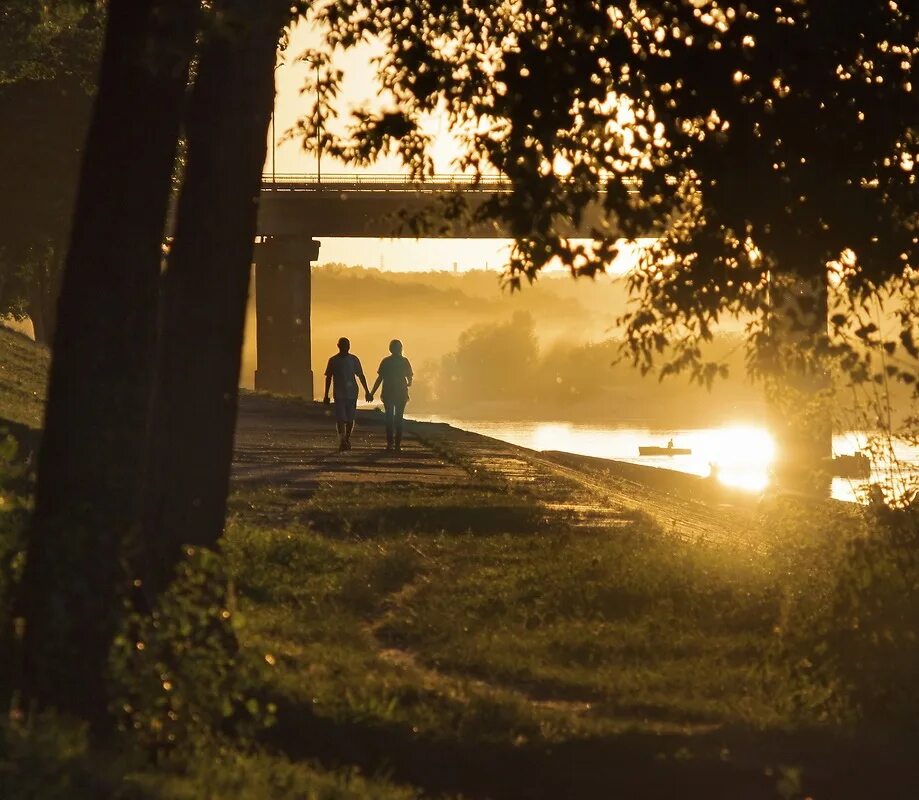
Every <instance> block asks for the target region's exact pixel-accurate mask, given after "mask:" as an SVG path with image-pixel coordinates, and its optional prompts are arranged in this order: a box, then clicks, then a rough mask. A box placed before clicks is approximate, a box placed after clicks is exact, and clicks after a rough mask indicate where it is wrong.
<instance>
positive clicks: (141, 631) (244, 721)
mask: <svg viewBox="0 0 919 800" xmlns="http://www.w3.org/2000/svg"><path fill="white" fill-rule="evenodd" d="M231 601H232V597H231V592H230V591H229V587H228V582H227V578H226V573H225V569H224V563H223V559H222V557H221V556H220V555H218V554H216V553H213V552H211V551H209V550H201V549H196V548H192V547H189V548H187V549H186V558H184V559H183V560H182V561H181V562H180V563H179V565H178V566H177V568H176V578H175V581H174V582H173V584H172V585H171V586H170V588H169V590H168V591H167V592H166V593H165V594H164V595H163V596H162V598H161V599H160V602H159V606H158V608H157V610H156V611H154V612H153V613H152V614H149V615H147V614H136V613H134V614H129V615H128V617H127V622H126V625H125V628H124V630H123V631H122V632H121V634H120V635H119V636H118V637H116V639H115V643H114V645H113V647H112V653H111V670H112V677H113V684H114V686H115V687H116V688H115V697H116V700H115V702H114V703H113V712H114V714H115V716H116V718H117V719H118V720H119V723H120V725H121V727H122V728H123V729H125V730H129V731H133V732H134V734H135V735H136V736H137V738H138V740H139V742H140V744H141V745H142V746H144V747H146V748H148V749H150V750H152V751H153V752H155V753H160V752H163V751H165V752H168V751H171V750H173V749H175V748H176V747H178V746H182V747H189V746H191V747H192V748H194V747H196V746H198V745H202V744H207V743H209V742H210V741H211V740H212V739H213V738H214V737H215V736H218V735H219V734H221V733H228V732H230V729H232V730H233V731H234V732H237V733H242V734H246V735H251V734H252V733H254V731H255V730H256V729H258V728H261V727H263V726H265V725H269V724H271V723H272V722H273V716H274V712H275V708H274V706H273V705H271V704H263V703H261V702H260V701H259V699H258V698H257V697H255V694H254V692H255V689H256V688H257V687H258V686H259V685H261V684H262V681H261V679H260V677H259V674H258V673H259V670H261V669H263V668H266V666H267V664H271V663H273V657H272V656H270V655H266V656H265V660H264V661H263V662H258V661H256V660H255V657H254V656H250V655H247V654H246V653H244V652H242V651H240V649H239V646H238V643H237V638H236V631H235V630H234V615H233V612H232V611H231V608H230V607H231V605H232V602H231ZM266 662H267V664H266Z"/></svg>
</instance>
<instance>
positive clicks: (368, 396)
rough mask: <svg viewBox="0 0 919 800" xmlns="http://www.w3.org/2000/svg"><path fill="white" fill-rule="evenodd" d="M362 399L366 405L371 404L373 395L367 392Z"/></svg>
mask: <svg viewBox="0 0 919 800" xmlns="http://www.w3.org/2000/svg"><path fill="white" fill-rule="evenodd" d="M364 398H365V399H366V400H367V402H368V403H372V402H373V393H372V392H367V393H366V394H365V395H364Z"/></svg>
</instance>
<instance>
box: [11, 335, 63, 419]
mask: <svg viewBox="0 0 919 800" xmlns="http://www.w3.org/2000/svg"><path fill="white" fill-rule="evenodd" d="M50 360H51V357H50V354H49V352H48V349H47V348H46V347H43V346H42V345H39V344H36V343H35V342H33V341H32V340H31V339H29V338H28V337H27V336H25V335H23V334H21V333H17V332H16V331H12V330H9V329H7V328H4V327H0V428H3V427H19V426H25V427H27V428H32V429H35V430H37V429H38V428H40V427H41V424H42V413H43V409H44V404H45V391H46V384H47V380H48V365H49V363H50ZM4 423H13V425H11V426H5V425H4Z"/></svg>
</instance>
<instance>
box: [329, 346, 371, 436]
mask: <svg viewBox="0 0 919 800" xmlns="http://www.w3.org/2000/svg"><path fill="white" fill-rule="evenodd" d="M358 381H360V382H361V385H362V386H363V387H364V392H365V395H366V397H367V400H368V401H369V400H370V399H371V397H370V389H368V388H367V379H366V378H365V377H364V370H363V368H362V367H361V361H360V359H359V358H358V357H357V356H356V355H354V353H352V352H351V342H350V341H349V340H348V339H347V338H345V337H344V336H342V337H341V339H339V340H338V353H336V354H335V355H334V356H332V357H331V358H330V359H329V363H328V365H327V366H326V368H325V393H324V395H323V398H322V402H323V403H326V404H328V403H329V402H330V401H329V388H330V387H331V388H332V396H333V397H334V398H335V427H336V428H337V430H338V449H339V451H343V450H350V449H351V433H352V432H353V431H354V418H355V416H356V415H357V395H358V390H357V382H358Z"/></svg>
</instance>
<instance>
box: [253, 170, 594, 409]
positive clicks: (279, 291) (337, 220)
mask: <svg viewBox="0 0 919 800" xmlns="http://www.w3.org/2000/svg"><path fill="white" fill-rule="evenodd" d="M508 191H510V185H509V183H508V182H507V181H506V180H505V179H502V178H500V177H497V176H496V177H484V178H481V179H480V180H479V181H474V180H473V179H472V177H471V176H464V175H445V176H435V177H434V178H432V179H429V180H425V181H423V182H418V181H412V180H411V179H410V178H409V177H407V176H403V175H323V176H322V181H321V182H319V181H318V180H317V177H316V176H314V175H281V174H277V175H274V176H272V175H268V176H265V178H263V180H262V192H261V197H260V200H259V221H258V235H259V242H258V243H257V244H256V250H255V297H256V315H257V323H256V330H257V338H258V342H257V350H258V363H257V368H256V371H255V386H256V388H257V389H264V390H266V391H271V392H279V393H287V394H298V395H301V396H303V397H308V398H312V397H313V373H312V365H311V363H310V265H311V263H312V262H314V261H316V259H317V258H318V257H319V245H320V242H319V239H321V238H322V237H323V236H330V237H372V238H416V236H417V234H416V233H415V232H413V231H411V230H409V229H408V228H407V226H406V223H405V217H406V216H409V215H412V214H416V213H418V212H423V211H426V210H427V211H430V212H432V213H434V214H437V213H438V212H441V213H442V209H443V206H442V205H439V203H443V202H449V200H450V199H451V198H454V199H455V198H456V195H457V194H458V193H462V195H463V198H464V200H465V202H466V204H467V205H468V206H470V207H472V208H475V207H476V206H478V205H481V204H482V203H484V202H485V201H486V200H487V199H488V198H489V197H491V196H492V195H494V194H495V193H496V192H508ZM598 211H599V210H598ZM599 220H600V214H599V213H598V212H595V214H588V215H587V220H586V221H585V223H584V225H583V226H582V227H583V228H584V229H585V230H582V231H581V235H586V232H585V231H586V229H587V228H588V227H589V226H590V224H591V223H598V222H599ZM442 221H443V225H437V226H435V228H434V229H432V230H431V231H425V232H424V236H425V237H426V238H470V239H494V238H507V237H509V235H510V234H509V233H508V232H507V231H506V230H504V229H502V228H501V227H500V226H498V225H495V224H477V225H470V224H465V223H458V222H455V221H450V220H446V219H444V220H442ZM570 235H572V236H576V235H578V230H576V229H575V228H574V226H572V227H571V231H570Z"/></svg>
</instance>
